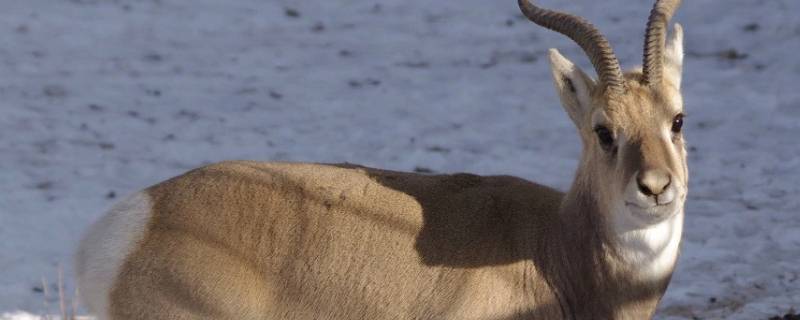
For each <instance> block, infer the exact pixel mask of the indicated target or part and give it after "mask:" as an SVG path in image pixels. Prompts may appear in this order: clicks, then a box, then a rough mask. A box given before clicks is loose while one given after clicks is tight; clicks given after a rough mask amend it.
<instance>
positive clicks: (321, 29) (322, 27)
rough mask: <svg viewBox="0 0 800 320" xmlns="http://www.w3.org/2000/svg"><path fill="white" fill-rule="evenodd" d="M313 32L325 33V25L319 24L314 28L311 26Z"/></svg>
mask: <svg viewBox="0 0 800 320" xmlns="http://www.w3.org/2000/svg"><path fill="white" fill-rule="evenodd" d="M311 31H313V32H322V31H325V25H324V24H322V22H317V23H315V24H314V25H313V26H311Z"/></svg>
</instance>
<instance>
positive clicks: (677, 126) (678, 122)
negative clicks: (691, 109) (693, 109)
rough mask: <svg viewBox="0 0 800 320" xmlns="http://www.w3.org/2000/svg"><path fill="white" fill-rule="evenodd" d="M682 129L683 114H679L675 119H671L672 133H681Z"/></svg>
mask: <svg viewBox="0 0 800 320" xmlns="http://www.w3.org/2000/svg"><path fill="white" fill-rule="evenodd" d="M682 128H683V114H682V113H681V114H678V115H677V116H675V119H672V132H673V133H681V129H682Z"/></svg>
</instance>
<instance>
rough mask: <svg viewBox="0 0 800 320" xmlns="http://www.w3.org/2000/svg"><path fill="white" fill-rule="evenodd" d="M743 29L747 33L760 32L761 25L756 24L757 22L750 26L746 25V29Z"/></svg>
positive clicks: (749, 24)
mask: <svg viewBox="0 0 800 320" xmlns="http://www.w3.org/2000/svg"><path fill="white" fill-rule="evenodd" d="M742 29H743V30H744V31H747V32H756V31H758V29H761V25H759V24H758V23H755V22H753V23H748V24H746V25H744V27H742Z"/></svg>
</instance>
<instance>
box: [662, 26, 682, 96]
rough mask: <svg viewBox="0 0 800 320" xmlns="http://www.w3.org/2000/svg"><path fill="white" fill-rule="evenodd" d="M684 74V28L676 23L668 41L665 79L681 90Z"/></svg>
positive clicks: (665, 57)
mask: <svg viewBox="0 0 800 320" xmlns="http://www.w3.org/2000/svg"><path fill="white" fill-rule="evenodd" d="M682 73H683V27H681V25H680V24H678V23H676V24H675V26H674V27H673V28H672V35H670V37H669V40H667V48H666V51H665V54H664V78H665V79H666V80H667V81H669V82H670V83H672V84H674V85H675V87H676V88H678V89H680V88H681V74H682Z"/></svg>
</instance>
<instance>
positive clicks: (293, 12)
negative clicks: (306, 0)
mask: <svg viewBox="0 0 800 320" xmlns="http://www.w3.org/2000/svg"><path fill="white" fill-rule="evenodd" d="M284 13H285V14H286V16H287V17H290V18H299V17H300V11H297V10H296V9H293V8H286V10H285V11H284Z"/></svg>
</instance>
